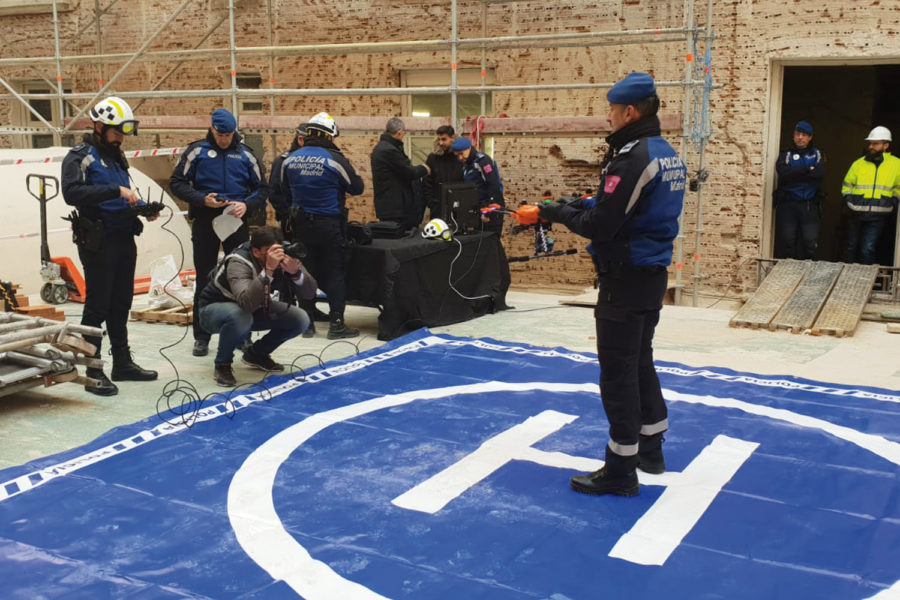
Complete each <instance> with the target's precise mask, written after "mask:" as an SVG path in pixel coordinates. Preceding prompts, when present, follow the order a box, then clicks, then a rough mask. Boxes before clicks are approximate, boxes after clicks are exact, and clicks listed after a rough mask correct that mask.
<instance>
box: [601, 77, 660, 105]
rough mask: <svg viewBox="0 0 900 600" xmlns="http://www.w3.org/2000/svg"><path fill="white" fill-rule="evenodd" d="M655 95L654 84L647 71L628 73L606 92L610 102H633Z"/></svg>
mask: <svg viewBox="0 0 900 600" xmlns="http://www.w3.org/2000/svg"><path fill="white" fill-rule="evenodd" d="M655 95H656V84H655V83H653V77H652V76H651V75H650V74H649V73H629V74H628V75H626V76H625V77H624V78H622V79H621V80H620V81H618V82H616V84H615V85H613V86H612V87H611V88H609V91H608V92H606V99H607V100H608V101H609V103H610V104H634V103H635V102H640V101H641V100H644V99H645V98H649V97H650V96H655Z"/></svg>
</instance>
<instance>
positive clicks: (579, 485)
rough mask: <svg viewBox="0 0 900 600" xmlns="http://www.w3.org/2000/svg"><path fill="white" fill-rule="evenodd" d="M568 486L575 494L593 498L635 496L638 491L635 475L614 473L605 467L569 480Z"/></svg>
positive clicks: (632, 473)
mask: <svg viewBox="0 0 900 600" xmlns="http://www.w3.org/2000/svg"><path fill="white" fill-rule="evenodd" d="M569 485H571V486H572V489H573V490H575V491H576V492H581V493H582V494H593V495H595V496H602V495H603V494H613V495H615V496H637V494H638V491H639V490H640V487H639V486H638V479H637V473H635V472H634V471H629V472H625V473H614V472H612V471H610V470H609V469H607V468H606V466H605V465H604V466H603V467H600V469H598V470H596V471H594V472H593V473H587V474H585V475H575V476H574V477H572V478H571V479H570V480H569Z"/></svg>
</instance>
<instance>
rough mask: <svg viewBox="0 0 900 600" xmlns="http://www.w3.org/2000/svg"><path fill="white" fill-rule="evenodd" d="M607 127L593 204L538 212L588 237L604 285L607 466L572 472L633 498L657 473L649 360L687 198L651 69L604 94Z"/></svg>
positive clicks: (581, 488)
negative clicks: (647, 476)
mask: <svg viewBox="0 0 900 600" xmlns="http://www.w3.org/2000/svg"><path fill="white" fill-rule="evenodd" d="M606 98H607V100H609V103H610V109H609V115H608V117H607V118H608V120H609V122H610V125H611V126H612V134H611V135H610V136H609V137H608V138H607V141H608V142H609V149H608V150H607V153H606V156H605V157H604V158H603V161H602V162H601V168H602V175H601V179H600V188H599V192H598V194H597V197H596V203H595V204H594V205H593V206H592V207H591V208H586V207H585V206H584V205H582V203H581V201H580V200H579V201H576V202H575V203H571V204H564V203H551V204H546V205H544V206H542V208H541V211H540V216H541V217H543V218H544V219H546V220H548V221H551V222H559V223H563V224H565V225H566V226H567V227H568V228H569V229H571V230H572V231H574V232H575V233H577V234H579V235H581V236H584V237H586V238H588V239H590V240H591V247H592V252H593V258H594V263H595V265H596V267H597V274H598V279H599V284H600V291H599V294H598V297H597V308H596V309H595V313H594V314H595V318H596V321H597V356H598V358H599V361H600V393H601V397H602V400H603V408H604V410H605V411H606V416H607V419H608V420H609V437H610V440H609V443H608V444H607V446H606V463H605V465H604V466H603V467H602V468H601V469H599V470H597V471H595V472H593V473H588V474H586V475H576V476H574V477H572V479H571V480H570V483H571V486H572V488H573V489H574V490H576V491H578V492H583V493H586V494H598V495H599V494H616V495H620V496H634V495H635V494H637V493H638V480H637V473H636V471H635V469H637V468H640V469H641V470H643V471H645V472H648V473H662V472H663V471H664V470H665V462H664V460H663V454H662V441H663V437H662V436H663V432H664V431H666V429H668V417H667V410H666V403H665V400H663V397H662V392H661V390H660V386H659V379H658V378H657V376H656V370H655V368H654V366H653V346H652V344H653V333H654V331H655V328H656V324H657V323H658V322H659V313H660V310H661V309H662V303H663V297H664V296H665V293H666V287H667V284H668V272H667V267H668V265H669V264H670V263H671V262H672V240H673V239H674V238H675V236H676V235H677V233H678V216H679V215H680V214H681V208H682V204H683V200H684V184H685V177H686V171H685V167H684V163H683V162H682V160H681V158H680V157H679V156H678V154H677V153H676V152H675V150H673V149H672V147H671V146H670V145H669V144H668V142H666V141H665V140H664V139H663V138H662V137H660V126H659V118H657V116H656V113H657V111H658V110H659V98H658V97H657V95H656V85H655V84H654V82H653V78H652V77H651V76H650V75H648V74H647V73H631V74H629V75H628V76H627V77H625V78H624V79H622V80H621V81H619V82H618V83H616V84H615V85H614V86H613V87H612V88H610V90H609V92H608V93H607V95H606Z"/></svg>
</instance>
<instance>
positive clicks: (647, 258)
mask: <svg viewBox="0 0 900 600" xmlns="http://www.w3.org/2000/svg"><path fill="white" fill-rule="evenodd" d="M607 141H608V142H609V151H608V152H607V155H606V157H605V158H604V160H603V165H604V166H603V171H602V175H601V178H600V188H599V192H598V195H597V199H596V204H595V205H594V206H593V208H584V207H583V206H582V207H579V206H577V205H573V206H566V207H564V208H563V209H562V210H561V211H560V221H561V222H563V223H565V225H566V226H568V227H569V229H571V230H572V231H574V232H575V233H577V234H579V235H581V236H584V237H586V238H589V239H590V240H591V246H592V248H593V252H594V253H595V256H594V259H595V262H596V263H597V269H598V271H599V272H600V273H606V272H615V271H616V270H621V269H627V268H629V267H656V266H663V267H667V266H668V265H669V264H670V263H671V262H672V249H673V243H672V241H673V240H674V239H675V236H676V235H677V234H678V216H679V215H680V214H681V208H682V204H683V202H684V185H685V179H686V176H687V171H686V169H685V167H684V163H683V162H682V160H681V157H679V156H678V154H677V153H676V152H675V150H674V149H673V148H672V146H670V145H669V143H668V142H666V140H664V139H663V138H662V137H660V129H659V119H658V118H657V117H655V116H654V117H645V118H643V119H640V120H638V121H635V122H634V123H630V124H628V125H626V126H625V127H623V128H622V129H620V130H618V131H616V132H614V133H613V134H612V135H610V136H609V137H608V138H607Z"/></svg>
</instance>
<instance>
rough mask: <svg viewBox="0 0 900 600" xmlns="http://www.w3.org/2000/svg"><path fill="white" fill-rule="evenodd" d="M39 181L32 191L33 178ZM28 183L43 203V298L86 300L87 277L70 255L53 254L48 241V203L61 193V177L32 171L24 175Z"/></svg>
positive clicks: (59, 302)
mask: <svg viewBox="0 0 900 600" xmlns="http://www.w3.org/2000/svg"><path fill="white" fill-rule="evenodd" d="M35 180H36V181H37V182H38V185H37V188H38V191H37V192H35V191H33V190H32V181H35ZM25 186H26V187H27V188H28V193H29V194H31V195H32V196H33V197H34V198H35V199H37V201H38V202H40V204H41V217H40V218H41V279H43V280H44V285H42V286H41V300H43V301H44V302H47V303H48V304H62V303H63V302H65V301H66V300H74V301H75V302H84V298H85V286H84V278H83V277H82V276H81V273H79V272H78V268H77V267H76V266H75V263H73V262H72V259H71V258H68V257H65V256H63V257H52V258H51V256H50V246H49V245H48V244H47V202H49V201H50V200H52V199H53V198H56V196H58V195H59V180H58V179H57V178H56V177H54V176H53V175H42V174H36V173H29V174H28V175H27V176H26V177H25ZM48 187H49V188H51V192H52V194H51V195H50V196H48V195H47V193H48V190H47V188H48Z"/></svg>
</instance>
